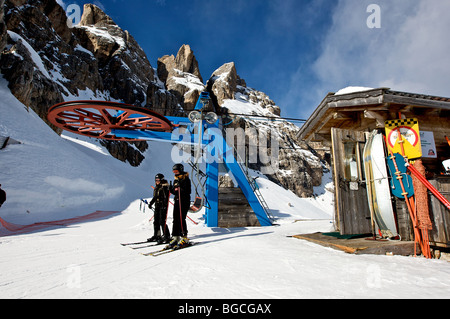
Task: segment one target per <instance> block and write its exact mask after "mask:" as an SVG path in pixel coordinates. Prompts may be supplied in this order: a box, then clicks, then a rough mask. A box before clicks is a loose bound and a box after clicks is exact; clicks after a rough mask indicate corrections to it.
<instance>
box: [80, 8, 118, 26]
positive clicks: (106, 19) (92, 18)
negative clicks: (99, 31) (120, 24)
mask: <svg viewBox="0 0 450 319" xmlns="http://www.w3.org/2000/svg"><path fill="white" fill-rule="evenodd" d="M79 25H80V26H96V27H107V26H117V24H116V23H115V22H114V21H113V19H111V17H110V16H108V15H107V14H106V13H105V12H103V11H102V9H100V8H99V7H97V6H96V5H94V4H85V5H84V8H83V15H82V16H81V21H80V23H79Z"/></svg>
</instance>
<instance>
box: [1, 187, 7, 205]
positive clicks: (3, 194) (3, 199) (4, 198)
mask: <svg viewBox="0 0 450 319" xmlns="http://www.w3.org/2000/svg"><path fill="white" fill-rule="evenodd" d="M4 202H6V192H5V191H4V190H3V189H2V185H1V184H0V207H2V205H3V203H4Z"/></svg>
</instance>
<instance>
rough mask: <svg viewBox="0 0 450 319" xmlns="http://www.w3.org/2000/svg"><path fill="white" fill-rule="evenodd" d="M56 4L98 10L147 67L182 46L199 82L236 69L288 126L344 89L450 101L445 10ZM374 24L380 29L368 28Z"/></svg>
mask: <svg viewBox="0 0 450 319" xmlns="http://www.w3.org/2000/svg"><path fill="white" fill-rule="evenodd" d="M59 2H60V3H62V5H63V7H64V8H66V7H67V6H68V5H70V4H78V5H80V6H82V4H84V3H94V4H96V5H98V6H99V7H101V8H102V9H104V11H105V12H106V13H107V14H108V15H110V16H111V17H112V18H113V20H114V21H115V22H116V23H117V24H118V25H119V26H120V27H122V28H123V29H126V30H128V31H129V32H130V33H131V34H132V35H133V36H134V37H135V39H136V40H137V41H138V43H139V44H140V45H141V46H142V48H143V49H144V50H145V52H146V53H147V56H148V58H149V60H150V62H151V64H152V65H153V66H154V67H156V65H157V59H158V58H159V57H161V56H163V55H166V54H174V55H175V54H176V53H177V51H178V49H179V48H180V47H181V45H182V44H189V45H190V46H191V48H192V49H193V50H194V53H195V55H196V57H197V59H198V61H199V64H200V71H201V73H202V77H203V79H204V81H205V82H206V81H207V80H208V78H209V77H210V75H211V74H212V72H213V71H214V70H215V69H217V68H219V67H220V66H221V65H222V64H224V63H227V62H231V61H233V62H235V63H236V67H237V71H238V74H239V75H240V76H241V77H242V78H244V79H245V80H246V82H247V85H248V86H250V87H253V88H255V89H257V90H260V91H263V92H265V93H266V94H268V95H269V96H270V98H271V99H272V100H274V101H275V103H276V104H277V105H279V106H280V107H281V109H282V115H283V116H286V117H295V118H304V119H306V118H308V117H309V116H310V115H311V113H312V112H313V111H314V109H315V108H316V107H317V106H318V105H319V103H320V102H321V100H322V99H323V98H324V97H325V96H326V94H327V93H328V92H336V91H338V90H339V89H341V88H344V87H347V86H365V87H374V88H375V87H390V88H392V89H394V90H400V91H409V92H414V93H425V94H434V95H441V96H447V97H448V96H450V77H449V74H450V59H449V56H450V54H449V52H450V41H448V32H449V31H450V0H190V1H186V0H128V1H125V0H94V1H81V0H63V1H59ZM371 4H376V5H377V6H378V8H379V15H378V16H373V15H372V14H374V13H375V12H374V11H368V7H369V5H371ZM374 17H375V18H376V19H378V18H379V22H380V25H379V26H380V28H369V27H368V25H367V20H368V19H369V20H371V21H374V20H373V19H372V18H374ZM377 21H378V20H377Z"/></svg>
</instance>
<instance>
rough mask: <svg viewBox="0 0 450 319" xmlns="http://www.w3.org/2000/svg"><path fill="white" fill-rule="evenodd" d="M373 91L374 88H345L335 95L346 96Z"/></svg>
mask: <svg viewBox="0 0 450 319" xmlns="http://www.w3.org/2000/svg"><path fill="white" fill-rule="evenodd" d="M370 90H373V88H368V87H363V86H348V87H346V88H343V89H341V90H339V91H337V92H336V93H335V94H334V95H344V94H351V93H356V92H364V91H370Z"/></svg>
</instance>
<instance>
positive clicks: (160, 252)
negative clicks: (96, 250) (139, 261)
mask: <svg viewBox="0 0 450 319" xmlns="http://www.w3.org/2000/svg"><path fill="white" fill-rule="evenodd" d="M145 244H149V245H146V246H142V245H145ZM195 244H196V243H193V242H190V243H189V244H188V245H186V246H183V247H177V246H175V247H173V248H166V247H164V248H163V249H160V250H157V251H154V252H150V253H141V255H143V256H153V257H158V256H161V255H165V254H168V253H171V252H174V251H178V250H182V249H185V248H189V247H192V246H194V245H195ZM121 245H122V246H124V247H130V248H131V249H134V250H138V249H144V248H148V247H155V246H159V245H162V244H151V243H149V242H148V241H143V242H137V243H127V244H121ZM131 246H138V247H131Z"/></svg>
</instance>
